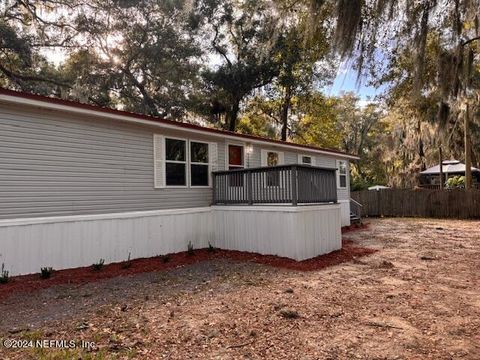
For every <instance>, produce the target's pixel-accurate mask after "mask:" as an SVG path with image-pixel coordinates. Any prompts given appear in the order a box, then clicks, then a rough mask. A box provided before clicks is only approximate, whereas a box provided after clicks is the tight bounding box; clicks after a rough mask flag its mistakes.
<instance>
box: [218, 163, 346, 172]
mask: <svg viewBox="0 0 480 360" xmlns="http://www.w3.org/2000/svg"><path fill="white" fill-rule="evenodd" d="M292 166H295V167H297V169H298V168H304V169H312V168H313V169H319V170H328V171H336V170H338V169H337V168H329V167H321V166H312V165H306V164H284V165H275V166H257V167H250V168H244V169H231V170H217V171H213V172H212V174H214V175H222V174H229V173H232V172H253V171H256V170H265V169H285V168H291V167H292Z"/></svg>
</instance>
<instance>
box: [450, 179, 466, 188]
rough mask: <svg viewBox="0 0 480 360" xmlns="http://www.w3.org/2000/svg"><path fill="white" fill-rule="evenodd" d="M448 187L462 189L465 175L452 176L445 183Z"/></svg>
mask: <svg viewBox="0 0 480 360" xmlns="http://www.w3.org/2000/svg"><path fill="white" fill-rule="evenodd" d="M445 184H446V185H447V188H448V189H463V188H464V187H465V176H454V177H451V178H449V179H448V180H447V182H446V183H445Z"/></svg>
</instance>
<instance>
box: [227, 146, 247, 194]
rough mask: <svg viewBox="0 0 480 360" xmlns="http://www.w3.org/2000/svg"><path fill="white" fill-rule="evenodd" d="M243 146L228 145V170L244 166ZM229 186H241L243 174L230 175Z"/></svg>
mask: <svg viewBox="0 0 480 360" xmlns="http://www.w3.org/2000/svg"><path fill="white" fill-rule="evenodd" d="M244 165H245V163H244V156H243V146H241V145H228V170H235V169H243V168H244ZM229 185H230V186H239V187H242V186H243V174H237V175H234V176H231V177H230V182H229Z"/></svg>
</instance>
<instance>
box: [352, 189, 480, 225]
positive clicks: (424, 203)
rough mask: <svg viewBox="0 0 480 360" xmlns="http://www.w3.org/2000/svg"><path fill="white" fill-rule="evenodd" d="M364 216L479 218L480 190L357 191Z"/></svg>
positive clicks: (357, 198) (356, 197) (355, 197)
mask: <svg viewBox="0 0 480 360" xmlns="http://www.w3.org/2000/svg"><path fill="white" fill-rule="evenodd" d="M351 196H352V198H353V199H354V200H356V201H358V202H359V203H361V204H362V205H363V208H362V216H401V217H433V218H453V219H479V218H480V190H477V189H472V190H465V189H453V190H431V189H383V190H379V191H371V190H364V191H354V192H352V194H351Z"/></svg>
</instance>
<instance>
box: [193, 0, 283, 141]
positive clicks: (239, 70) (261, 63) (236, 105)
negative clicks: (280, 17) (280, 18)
mask: <svg viewBox="0 0 480 360" xmlns="http://www.w3.org/2000/svg"><path fill="white" fill-rule="evenodd" d="M197 7H198V8H199V9H200V10H201V14H202V16H201V18H202V19H203V21H204V22H205V30H204V31H207V32H208V33H211V34H212V35H211V37H210V41H209V50H211V51H212V52H213V54H214V55H215V56H214V59H215V60H216V61H217V62H218V65H216V66H214V67H211V68H208V69H206V70H205V71H203V74H202V77H203V80H204V86H205V89H204V90H203V91H202V92H201V95H200V96H199V97H198V103H199V105H198V106H197V110H200V111H202V110H201V109H203V112H204V114H205V115H208V116H210V115H212V116H215V117H216V119H217V122H219V123H221V122H222V120H223V124H222V123H221V124H220V125H221V126H223V127H225V128H226V129H228V130H230V131H235V130H236V127H237V120H238V114H239V112H240V109H241V103H242V101H243V100H244V99H245V98H246V97H247V96H249V95H251V94H252V93H253V91H254V90H255V89H259V88H262V87H263V86H265V85H267V84H269V83H270V82H271V81H272V80H273V78H274V77H275V76H277V75H278V72H279V67H278V59H277V54H278V48H277V45H278V41H277V35H276V33H275V31H274V29H275V23H276V20H277V19H276V17H275V16H274V15H273V14H272V12H271V8H270V7H268V6H267V3H266V2H264V1H261V0H247V1H243V2H233V1H228V0H217V1H204V2H198V3H197Z"/></svg>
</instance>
